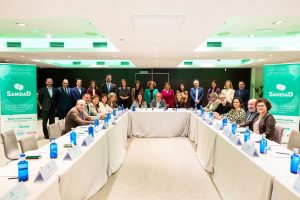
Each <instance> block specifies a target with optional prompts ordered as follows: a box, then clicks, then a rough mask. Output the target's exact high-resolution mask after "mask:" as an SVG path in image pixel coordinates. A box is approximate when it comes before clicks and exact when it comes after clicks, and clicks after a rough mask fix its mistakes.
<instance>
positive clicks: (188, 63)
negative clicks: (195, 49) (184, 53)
mask: <svg viewBox="0 0 300 200" xmlns="http://www.w3.org/2000/svg"><path fill="white" fill-rule="evenodd" d="M183 64H184V65H193V62H192V61H184V63H183Z"/></svg>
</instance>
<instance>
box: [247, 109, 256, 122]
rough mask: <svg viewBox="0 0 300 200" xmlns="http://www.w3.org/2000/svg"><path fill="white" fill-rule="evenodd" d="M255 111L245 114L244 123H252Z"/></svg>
mask: <svg viewBox="0 0 300 200" xmlns="http://www.w3.org/2000/svg"><path fill="white" fill-rule="evenodd" d="M256 114H257V111H256V110H255V111H254V112H250V111H249V110H248V111H247V112H246V117H245V122H247V121H252V120H253V119H254V118H255V117H256Z"/></svg>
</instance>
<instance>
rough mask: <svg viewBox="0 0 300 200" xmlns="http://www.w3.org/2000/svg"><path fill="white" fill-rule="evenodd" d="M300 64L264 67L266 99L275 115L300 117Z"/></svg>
mask: <svg viewBox="0 0 300 200" xmlns="http://www.w3.org/2000/svg"><path fill="white" fill-rule="evenodd" d="M299 72H300V64H279V65H265V66H264V97H265V98H267V99H269V100H270V102H271V103H272V106H273V107H272V110H271V112H272V113H273V114H275V115H283V116H299V103H300V101H299V96H300V95H299V91H300V82H299V81H300V79H299V77H300V75H299Z"/></svg>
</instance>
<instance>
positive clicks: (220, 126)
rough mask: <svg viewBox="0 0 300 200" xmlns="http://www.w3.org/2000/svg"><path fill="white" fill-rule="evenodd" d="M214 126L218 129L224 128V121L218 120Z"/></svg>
mask: <svg viewBox="0 0 300 200" xmlns="http://www.w3.org/2000/svg"><path fill="white" fill-rule="evenodd" d="M214 127H215V129H217V130H223V127H222V123H219V122H216V123H215V125H214Z"/></svg>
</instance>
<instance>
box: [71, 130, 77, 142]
mask: <svg viewBox="0 0 300 200" xmlns="http://www.w3.org/2000/svg"><path fill="white" fill-rule="evenodd" d="M72 143H73V144H74V145H77V142H76V132H75V128H72V130H71V133H70V144H72Z"/></svg>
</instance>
